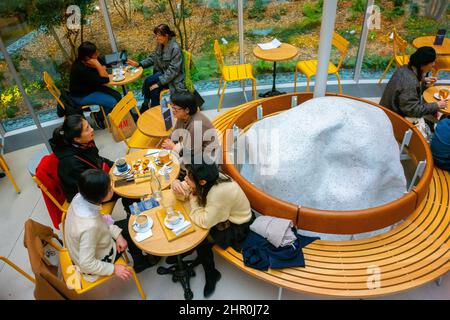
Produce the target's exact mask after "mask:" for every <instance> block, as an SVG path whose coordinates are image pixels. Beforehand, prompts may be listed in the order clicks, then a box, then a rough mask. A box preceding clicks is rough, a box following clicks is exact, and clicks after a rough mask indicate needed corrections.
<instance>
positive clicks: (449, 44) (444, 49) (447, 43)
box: [412, 36, 450, 55]
mask: <svg viewBox="0 0 450 320" xmlns="http://www.w3.org/2000/svg"><path fill="white" fill-rule="evenodd" d="M435 38H436V37H435V36H427V37H419V38H416V39H414V41H413V43H412V44H413V46H414V47H415V48H420V47H425V46H427V47H432V48H434V50H436V54H437V55H450V39H448V38H444V42H443V43H442V45H440V46H435V45H434V44H433V43H434V39H435Z"/></svg>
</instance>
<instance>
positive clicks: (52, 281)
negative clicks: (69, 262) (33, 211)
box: [24, 219, 77, 300]
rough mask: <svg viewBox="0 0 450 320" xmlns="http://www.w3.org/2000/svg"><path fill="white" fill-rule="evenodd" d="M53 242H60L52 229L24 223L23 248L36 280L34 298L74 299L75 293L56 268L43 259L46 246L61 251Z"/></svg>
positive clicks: (38, 224)
mask: <svg viewBox="0 0 450 320" xmlns="http://www.w3.org/2000/svg"><path fill="white" fill-rule="evenodd" d="M54 240H57V241H58V242H60V241H61V240H60V239H59V238H58V236H57V235H56V234H55V233H54V232H53V230H52V228H50V227H48V226H45V225H42V224H40V223H38V222H36V221H33V220H31V219H29V220H27V221H26V222H25V231H24V246H25V248H26V249H27V251H28V257H29V260H30V264H31V269H32V270H33V273H34V275H35V278H36V287H35V290H34V297H35V298H36V299H37V300H56V299H76V298H77V294H76V293H75V291H73V290H70V289H68V287H67V285H66V283H65V282H64V281H62V280H61V279H60V278H59V277H58V268H57V267H54V266H52V265H49V264H48V263H47V261H46V260H45V259H44V256H45V254H44V247H45V245H46V244H49V245H51V246H52V247H54V248H55V249H56V250H58V251H59V250H61V246H60V245H56V244H55V242H54Z"/></svg>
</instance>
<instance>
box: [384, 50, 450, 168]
mask: <svg viewBox="0 0 450 320" xmlns="http://www.w3.org/2000/svg"><path fill="white" fill-rule="evenodd" d="M435 61H436V51H435V50H434V49H433V48H432V47H421V48H419V49H417V51H416V52H415V53H413V54H412V55H411V57H410V60H409V63H408V64H407V65H404V66H401V67H399V68H398V69H397V70H396V71H395V72H394V74H393V75H392V77H391V79H390V80H389V82H388V84H387V85H386V88H385V90H384V92H383V96H382V97H381V101H380V105H382V106H383V107H386V108H389V109H390V110H392V111H394V112H396V113H398V114H399V115H401V116H402V117H405V118H406V119H407V120H409V121H411V122H412V123H413V124H415V125H416V127H417V128H418V129H419V131H420V132H421V133H422V134H423V135H424V137H425V138H426V139H427V140H429V141H430V147H431V151H432V154H433V160H434V164H435V165H436V166H437V167H439V168H442V169H444V170H449V171H450V119H449V118H447V117H446V116H443V115H441V114H439V111H440V110H442V109H445V108H447V107H448V101H446V100H443V99H442V100H440V101H437V102H432V103H426V102H424V99H423V96H422V94H423V92H424V91H425V89H427V88H428V87H430V86H433V85H434V84H435V83H436V81H437V78H436V77H433V76H431V74H430V73H431V72H432V70H433V69H434V67H435ZM430 127H431V128H430ZM432 131H434V133H432Z"/></svg>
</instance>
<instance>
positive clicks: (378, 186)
mask: <svg viewBox="0 0 450 320" xmlns="http://www.w3.org/2000/svg"><path fill="white" fill-rule="evenodd" d="M261 129H263V130H278V134H279V139H278V140H279V141H278V142H279V150H277V147H276V145H275V143H274V141H272V142H270V145H271V147H270V148H268V147H267V142H269V139H268V137H270V138H271V139H276V136H277V132H274V131H271V132H270V134H269V135H267V137H266V138H263V139H259V141H258V142H257V143H255V142H254V141H253V140H251V139H250V137H254V135H255V133H256V134H258V133H261V132H262V130H261ZM246 135H247V143H248V150H249V152H250V153H251V154H252V155H253V156H255V155H257V159H258V161H257V163H256V164H253V165H249V164H246V165H244V166H243V167H242V171H241V173H242V174H243V176H244V177H246V178H247V179H248V180H249V181H251V182H253V183H254V184H255V186H257V187H258V188H260V189H262V190H264V191H265V192H267V193H269V194H271V195H273V196H275V197H277V198H280V199H283V200H286V201H289V202H291V203H296V204H299V205H302V206H306V207H310V208H317V209H328V210H358V209H366V208H370V207H375V206H378V205H382V204H385V203H388V202H391V201H393V200H395V199H398V198H400V197H401V196H402V195H403V193H404V191H405V190H406V179H405V175H404V172H403V168H402V165H401V163H400V158H399V148H398V144H397V142H396V140H395V138H394V135H393V130H392V125H391V123H390V121H389V119H388V117H387V116H386V114H385V113H384V112H383V111H382V110H381V109H379V108H376V107H373V106H371V105H368V104H366V103H363V102H360V101H355V100H351V99H347V98H340V97H323V98H318V99H313V100H309V101H307V102H305V103H303V104H301V105H300V106H298V107H296V108H293V109H291V110H289V111H286V112H283V113H281V114H279V115H276V116H273V117H269V118H266V119H264V120H262V121H259V122H257V123H255V124H254V125H253V126H252V127H251V128H250V130H249V131H248V132H247V133H246ZM256 147H257V148H256ZM277 151H279V152H277ZM253 159H255V158H253ZM270 171H272V172H270ZM261 173H263V174H261ZM267 173H269V174H267ZM270 173H275V174H270Z"/></svg>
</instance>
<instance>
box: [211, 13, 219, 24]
mask: <svg viewBox="0 0 450 320" xmlns="http://www.w3.org/2000/svg"><path fill="white" fill-rule="evenodd" d="M211 21H212V23H213V25H218V24H219V23H220V11H219V10H215V11H214V12H213V14H212V15H211Z"/></svg>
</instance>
